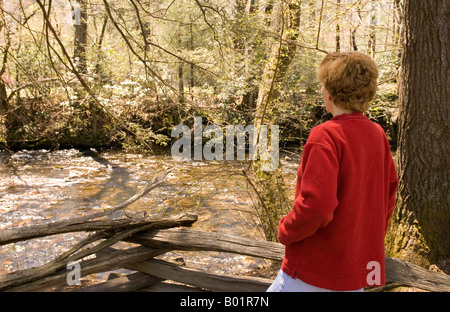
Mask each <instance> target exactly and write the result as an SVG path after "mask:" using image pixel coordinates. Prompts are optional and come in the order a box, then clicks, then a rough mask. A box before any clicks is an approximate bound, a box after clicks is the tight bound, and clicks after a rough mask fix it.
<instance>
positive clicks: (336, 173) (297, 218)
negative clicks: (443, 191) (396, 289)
mask: <svg viewBox="0 0 450 312" xmlns="http://www.w3.org/2000/svg"><path fill="white" fill-rule="evenodd" d="M397 185H398V178H397V173H396V171H395V166H394V162H393V159H392V156H391V154H390V149H389V143H388V140H387V138H386V135H385V133H384V131H383V129H382V128H381V127H380V126H379V125H377V124H375V123H373V122H372V121H370V120H369V119H368V118H367V117H366V116H364V115H363V114H362V113H354V114H342V115H338V116H336V117H334V118H333V119H332V120H330V121H327V122H325V123H323V124H321V125H319V126H317V127H315V128H314V129H312V131H311V133H310V135H309V137H308V140H307V142H306V144H305V146H304V148H303V153H302V162H301V164H300V166H299V168H298V175H297V184H296V190H295V200H294V205H293V209H292V210H291V211H290V212H289V213H288V214H287V215H286V216H285V217H283V218H282V219H281V220H280V224H279V228H278V239H279V241H280V242H281V243H282V244H283V245H285V246H286V252H285V256H284V260H283V263H282V266H281V269H282V270H283V271H284V272H285V273H287V274H289V275H290V276H292V277H293V278H294V277H296V276H297V277H298V278H300V279H301V280H302V281H304V282H305V283H308V284H311V285H314V286H317V287H321V288H326V289H332V290H356V289H360V288H363V287H366V286H369V285H368V284H367V282H366V280H367V275H368V274H369V273H371V271H372V269H373V267H369V269H368V268H367V264H368V263H369V262H371V261H377V262H378V263H379V264H380V268H381V270H380V281H381V285H383V284H384V283H385V273H384V237H385V235H386V230H387V227H388V225H389V219H390V217H391V215H392V212H393V210H394V206H395V200H396V199H395V196H396V190H397ZM371 276H373V275H371Z"/></svg>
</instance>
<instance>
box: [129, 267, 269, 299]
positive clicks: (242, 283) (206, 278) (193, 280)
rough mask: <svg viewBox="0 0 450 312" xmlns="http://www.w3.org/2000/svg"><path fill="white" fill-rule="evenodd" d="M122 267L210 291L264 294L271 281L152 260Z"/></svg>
mask: <svg viewBox="0 0 450 312" xmlns="http://www.w3.org/2000/svg"><path fill="white" fill-rule="evenodd" d="M124 267H125V268H126V269H130V270H136V271H139V272H143V273H146V274H149V275H152V276H156V277H159V278H161V279H165V280H172V281H176V282H180V283H184V284H187V285H192V286H195V287H201V288H206V289H208V290H212V291H233V292H239V291H240V292H264V291H266V290H267V288H268V287H269V286H270V285H271V283H272V280H270V279H266V278H260V277H250V276H228V275H224V274H212V273H207V272H204V271H200V270H197V269H193V268H187V267H183V266H179V265H176V264H173V263H169V262H166V261H162V260H154V259H153V260H146V261H141V262H136V263H128V264H126V265H125V266H124Z"/></svg>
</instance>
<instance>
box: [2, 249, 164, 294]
mask: <svg viewBox="0 0 450 312" xmlns="http://www.w3.org/2000/svg"><path fill="white" fill-rule="evenodd" d="M167 251H168V250H163V249H154V248H150V247H144V246H138V247H132V248H129V249H126V250H119V249H114V248H106V249H104V250H102V251H101V252H99V253H98V254H96V258H94V259H88V260H84V261H81V262H80V267H81V272H80V276H81V277H83V276H87V275H90V274H94V273H100V272H107V271H112V270H116V269H119V268H121V267H123V265H124V264H125V263H129V262H131V263H133V262H136V261H138V262H139V261H143V260H147V259H151V258H153V257H156V256H159V255H161V254H163V253H165V252H167ZM11 274H13V273H11ZM67 274H68V271H67V269H66V267H64V268H61V269H60V270H59V271H57V272H55V273H54V274H52V275H49V276H46V277H44V278H41V279H37V280H33V281H31V282H28V283H25V284H18V283H17V281H15V280H12V281H9V282H1V283H0V291H20V292H22V291H42V290H45V289H48V288H52V287H61V286H65V285H67Z"/></svg>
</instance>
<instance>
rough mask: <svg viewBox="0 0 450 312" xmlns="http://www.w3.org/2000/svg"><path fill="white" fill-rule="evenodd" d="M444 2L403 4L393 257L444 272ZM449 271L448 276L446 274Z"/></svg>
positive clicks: (449, 253)
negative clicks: (441, 266) (439, 268)
mask: <svg viewBox="0 0 450 312" xmlns="http://www.w3.org/2000/svg"><path fill="white" fill-rule="evenodd" d="M449 17H450V2H449V1H423V0H410V1H406V3H405V20H404V21H405V25H404V26H405V28H404V32H405V33H404V35H405V38H404V39H405V41H404V49H403V60H402V68H401V79H400V80H401V81H400V86H399V96H400V116H399V139H398V173H399V179H400V184H399V190H398V202H397V209H396V212H395V213H394V217H393V220H392V222H391V228H390V231H389V234H388V240H387V243H388V246H389V251H390V253H391V254H392V256H396V257H399V258H405V259H408V260H409V261H411V262H415V263H416V264H419V265H422V266H427V265H429V264H432V263H438V265H439V264H441V265H443V266H445V263H447V268H446V269H447V270H448V269H449V267H448V266H449V264H450V263H449V262H448V259H449V257H450V239H449V237H450V192H449V188H450V187H449V182H450V180H449V177H450V172H449V168H450V166H449V155H450V148H449V142H450V135H449V134H450V129H449V117H450V116H449V105H448V99H449V89H448V77H449V76H448V75H449V57H450V52H449V50H448V46H449V31H448V20H449ZM447 273H448V272H447Z"/></svg>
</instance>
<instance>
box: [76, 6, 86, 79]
mask: <svg viewBox="0 0 450 312" xmlns="http://www.w3.org/2000/svg"><path fill="white" fill-rule="evenodd" d="M76 3H77V6H76V7H75V41H74V52H73V58H74V60H75V63H76V65H77V69H78V70H79V71H80V72H81V73H86V44H87V2H86V0H77V2H76Z"/></svg>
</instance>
